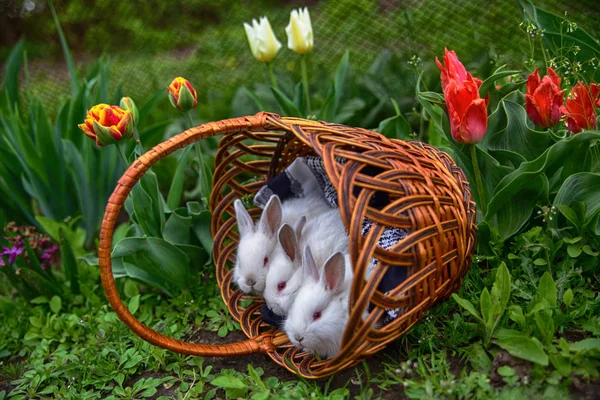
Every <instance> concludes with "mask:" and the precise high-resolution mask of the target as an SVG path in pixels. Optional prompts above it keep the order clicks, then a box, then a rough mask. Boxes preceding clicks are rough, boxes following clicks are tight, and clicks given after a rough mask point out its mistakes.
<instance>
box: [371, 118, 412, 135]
mask: <svg viewBox="0 0 600 400" xmlns="http://www.w3.org/2000/svg"><path fill="white" fill-rule="evenodd" d="M377 132H379V133H381V134H382V135H383V136H385V137H388V138H392V139H404V140H406V139H408V138H409V137H410V135H411V133H412V128H411V126H410V124H409V123H408V121H407V120H406V119H405V118H404V117H403V116H402V115H401V114H400V115H396V116H393V117H390V118H387V119H384V120H383V121H381V122H380V123H379V127H378V128H377Z"/></svg>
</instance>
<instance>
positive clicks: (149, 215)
mask: <svg viewBox="0 0 600 400" xmlns="http://www.w3.org/2000/svg"><path fill="white" fill-rule="evenodd" d="M130 196H131V199H132V204H133V209H134V211H135V219H136V221H137V222H138V224H139V225H140V226H141V227H142V229H143V230H144V233H145V234H146V235H148V236H152V237H161V227H160V221H159V220H157V219H156V215H155V213H154V208H155V205H154V203H153V201H152V197H151V196H150V195H149V194H148V192H146V190H144V188H143V187H142V184H141V182H138V183H137V184H136V185H135V186H134V187H133V190H132V191H131V195H130Z"/></svg>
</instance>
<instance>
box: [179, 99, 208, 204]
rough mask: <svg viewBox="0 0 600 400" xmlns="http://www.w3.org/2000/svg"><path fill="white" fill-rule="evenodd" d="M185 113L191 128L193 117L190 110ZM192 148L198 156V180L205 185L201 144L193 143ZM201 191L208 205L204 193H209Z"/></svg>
mask: <svg viewBox="0 0 600 400" xmlns="http://www.w3.org/2000/svg"><path fill="white" fill-rule="evenodd" d="M185 114H186V115H187V118H188V121H189V122H190V126H189V128H193V127H194V126H195V125H196V124H195V123H194V118H192V111H191V110H190V111H189V112H187V113H185ZM194 148H195V150H196V155H197V156H198V175H199V176H200V180H201V181H202V184H203V185H204V186H203V187H206V185H207V184H208V177H207V176H206V171H205V170H204V157H203V156H202V152H203V149H202V146H201V142H199V141H198V142H196V143H194ZM202 192H203V193H200V195H201V196H203V197H202V201H203V202H204V204H206V205H207V206H208V200H207V198H206V197H204V196H205V195H206V196H208V195H209V194H210V193H206V190H202Z"/></svg>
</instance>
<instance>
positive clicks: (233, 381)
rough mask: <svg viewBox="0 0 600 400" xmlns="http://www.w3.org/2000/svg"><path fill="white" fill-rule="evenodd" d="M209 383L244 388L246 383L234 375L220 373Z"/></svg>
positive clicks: (225, 387) (229, 387)
mask: <svg viewBox="0 0 600 400" xmlns="http://www.w3.org/2000/svg"><path fill="white" fill-rule="evenodd" d="M210 384H211V385H213V386H216V387H220V388H223V389H246V388H247V387H248V385H246V384H245V383H244V382H242V381H241V380H239V379H238V378H236V377H234V376H228V375H222V376H219V377H216V378H215V379H213V380H212V381H211V382H210Z"/></svg>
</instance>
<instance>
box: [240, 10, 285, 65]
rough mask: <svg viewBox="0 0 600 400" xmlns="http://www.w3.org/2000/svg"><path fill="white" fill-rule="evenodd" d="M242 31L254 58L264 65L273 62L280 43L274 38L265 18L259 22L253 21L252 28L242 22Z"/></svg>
mask: <svg viewBox="0 0 600 400" xmlns="http://www.w3.org/2000/svg"><path fill="white" fill-rule="evenodd" d="M244 29H245V30H246V36H247V37H248V44H249V45H250V51H251V52H252V55H253V56H254V58H256V59H257V60H258V61H260V62H264V63H268V62H271V61H273V59H274V58H275V56H276V55H277V52H278V51H279V49H280V48H281V43H279V40H277V38H276V37H275V33H273V29H272V28H271V24H270V23H269V20H268V19H267V17H262V18H260V22H258V21H256V20H255V19H253V20H252V26H250V25H249V24H247V23H245V22H244Z"/></svg>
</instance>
